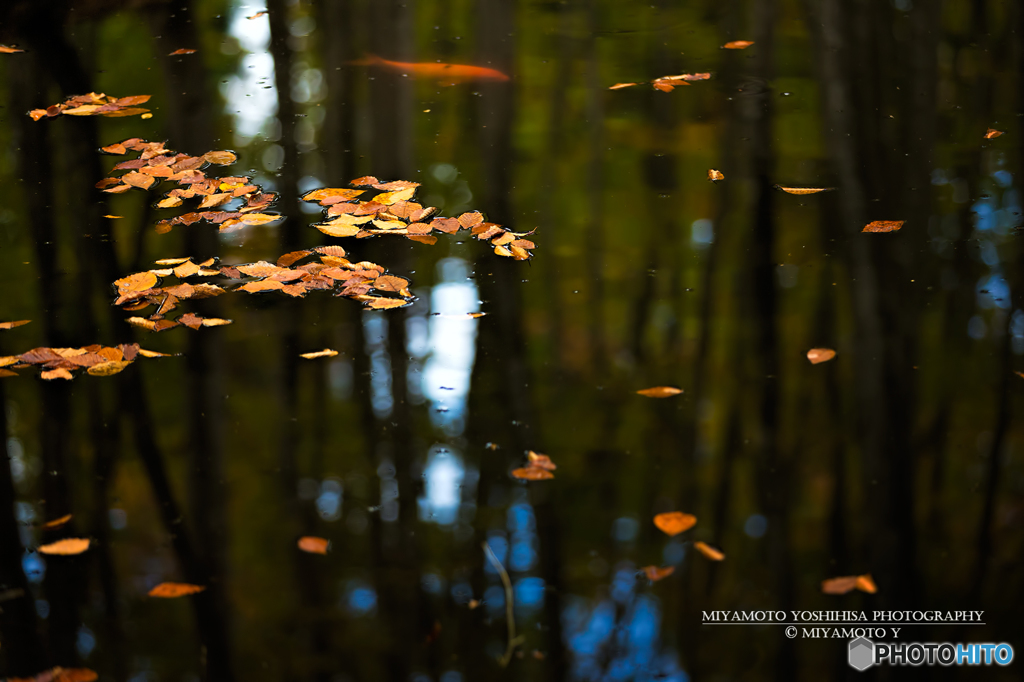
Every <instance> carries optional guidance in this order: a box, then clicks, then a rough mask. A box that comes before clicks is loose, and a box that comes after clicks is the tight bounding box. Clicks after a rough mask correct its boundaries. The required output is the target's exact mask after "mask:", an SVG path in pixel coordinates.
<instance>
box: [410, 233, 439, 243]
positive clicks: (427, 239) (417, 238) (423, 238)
mask: <svg viewBox="0 0 1024 682" xmlns="http://www.w3.org/2000/svg"><path fill="white" fill-rule="evenodd" d="M406 239H411V240H413V241H414V242H419V243H421V244H430V245H434V244H436V243H437V237H435V236H434V235H432V234H410V235H406Z"/></svg>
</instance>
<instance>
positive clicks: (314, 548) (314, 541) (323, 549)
mask: <svg viewBox="0 0 1024 682" xmlns="http://www.w3.org/2000/svg"><path fill="white" fill-rule="evenodd" d="M330 545H331V543H330V541H329V540H327V539H325V538H318V537H315V536H312V535H306V536H304V537H301V538H299V549H301V550H302V551H303V552H309V553H310V554H327V548H328V547H330Z"/></svg>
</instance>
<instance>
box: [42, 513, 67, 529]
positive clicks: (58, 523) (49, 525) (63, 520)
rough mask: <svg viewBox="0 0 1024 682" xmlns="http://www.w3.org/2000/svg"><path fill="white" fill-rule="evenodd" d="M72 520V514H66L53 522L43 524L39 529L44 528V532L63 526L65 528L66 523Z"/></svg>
mask: <svg viewBox="0 0 1024 682" xmlns="http://www.w3.org/2000/svg"><path fill="white" fill-rule="evenodd" d="M70 520H71V514H65V515H64V516H61V517H60V518H57V519H54V520H52V521H47V522H46V523H44V524H41V525H40V526H39V527H40V528H42V529H43V530H53V529H54V528H60V527H61V526H63V525H64V524H65V523H67V522H68V521H70Z"/></svg>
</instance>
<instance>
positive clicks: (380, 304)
mask: <svg viewBox="0 0 1024 682" xmlns="http://www.w3.org/2000/svg"><path fill="white" fill-rule="evenodd" d="M362 300H363V301H364V303H366V307H367V308H372V309H373V310H390V309H391V308H401V307H403V306H407V305H409V301H405V300H402V299H400V298H382V297H379V296H368V297H367V298H365V299H362Z"/></svg>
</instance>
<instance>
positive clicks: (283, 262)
mask: <svg viewBox="0 0 1024 682" xmlns="http://www.w3.org/2000/svg"><path fill="white" fill-rule="evenodd" d="M311 253H313V252H312V251H306V250H303V251H292V252H291V253H286V254H284V255H283V256H281V257H280V258H278V259H277V267H279V268H287V267H289V266H291V265H292V264H294V263H295V262H296V261H300V260H302V259H303V258H305V257H306V256H308V255H309V254H311Z"/></svg>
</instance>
